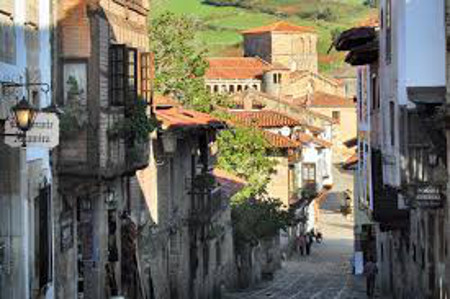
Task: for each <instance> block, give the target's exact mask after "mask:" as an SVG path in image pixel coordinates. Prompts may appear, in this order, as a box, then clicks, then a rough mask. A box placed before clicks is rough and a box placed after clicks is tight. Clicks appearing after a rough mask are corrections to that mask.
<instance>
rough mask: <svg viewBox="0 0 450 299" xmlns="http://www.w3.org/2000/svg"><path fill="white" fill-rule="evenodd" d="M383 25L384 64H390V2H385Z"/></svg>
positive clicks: (388, 0) (387, 0)
mask: <svg viewBox="0 0 450 299" xmlns="http://www.w3.org/2000/svg"><path fill="white" fill-rule="evenodd" d="M385 19H386V20H385V25H386V46H385V47H386V64H390V63H391V54H392V53H391V51H392V44H391V39H392V36H391V35H392V12H391V0H386V11H385Z"/></svg>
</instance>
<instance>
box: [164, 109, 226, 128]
mask: <svg viewBox="0 0 450 299" xmlns="http://www.w3.org/2000/svg"><path fill="white" fill-rule="evenodd" d="M155 115H156V118H157V119H158V120H159V121H161V122H162V125H163V128H164V129H175V128H184V127H217V126H222V125H223V122H222V121H220V120H218V119H217V118H214V117H212V116H210V115H209V114H206V113H201V112H197V111H192V110H186V109H183V108H181V107H170V106H169V107H165V108H159V109H158V108H157V109H155Z"/></svg>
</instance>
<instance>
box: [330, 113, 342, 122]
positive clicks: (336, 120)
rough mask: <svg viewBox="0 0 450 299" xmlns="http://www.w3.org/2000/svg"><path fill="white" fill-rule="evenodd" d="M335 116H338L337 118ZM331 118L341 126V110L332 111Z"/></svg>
mask: <svg viewBox="0 0 450 299" xmlns="http://www.w3.org/2000/svg"><path fill="white" fill-rule="evenodd" d="M335 114H337V117H336V115H335ZM331 118H333V121H335V122H336V123H338V124H340V123H341V111H339V110H333V111H331Z"/></svg>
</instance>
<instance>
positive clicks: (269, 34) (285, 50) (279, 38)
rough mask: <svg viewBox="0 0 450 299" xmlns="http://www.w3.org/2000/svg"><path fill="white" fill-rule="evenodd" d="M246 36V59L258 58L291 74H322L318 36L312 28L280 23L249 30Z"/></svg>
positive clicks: (244, 34) (246, 31)
mask: <svg viewBox="0 0 450 299" xmlns="http://www.w3.org/2000/svg"><path fill="white" fill-rule="evenodd" d="M242 35H243V36H244V56H245V57H256V56H258V57H260V58H262V59H264V60H265V61H267V62H269V63H270V64H273V65H282V66H284V67H287V68H289V70H291V71H298V70H308V71H310V72H312V73H317V72H318V59H317V33H316V32H315V30H314V28H312V27H304V26H296V25H292V24H289V23H287V22H284V21H280V22H276V23H273V24H270V25H268V26H262V27H257V28H252V29H249V30H245V31H243V32H242Z"/></svg>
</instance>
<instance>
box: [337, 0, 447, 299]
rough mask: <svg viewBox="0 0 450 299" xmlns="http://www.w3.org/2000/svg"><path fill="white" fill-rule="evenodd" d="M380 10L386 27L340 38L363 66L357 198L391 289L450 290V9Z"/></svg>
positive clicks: (386, 5)
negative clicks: (449, 210) (449, 93)
mask: <svg viewBox="0 0 450 299" xmlns="http://www.w3.org/2000/svg"><path fill="white" fill-rule="evenodd" d="M379 9H380V20H379V24H380V26H379V28H368V27H360V28H353V29H350V30H348V31H347V32H344V33H343V34H341V36H340V38H339V39H338V40H337V42H336V43H335V45H336V48H338V50H348V51H350V52H349V54H347V57H346V61H347V62H348V63H350V64H352V65H355V66H359V73H360V76H359V78H358V84H359V91H358V109H359V117H358V121H359V131H360V133H359V140H358V143H359V145H358V158H359V161H358V168H357V171H358V172H359V173H360V174H361V175H360V176H356V178H357V180H356V186H357V192H358V195H357V198H358V200H359V203H360V205H359V206H360V208H361V209H364V211H365V215H366V216H367V217H366V220H367V222H368V225H370V226H371V227H372V228H371V235H372V238H373V237H374V233H376V234H375V235H376V250H374V249H373V246H372V248H371V250H370V251H369V253H368V254H370V255H371V256H370V257H372V258H375V259H376V261H377V263H378V266H379V269H380V273H379V274H380V275H379V284H380V286H381V289H382V291H383V292H386V293H390V294H394V295H395V296H396V297H404V298H413V297H414V298H429V297H445V296H447V295H446V294H448V292H449V288H448V285H449V282H448V280H447V279H446V277H447V272H446V270H445V268H446V267H445V266H446V264H447V257H446V246H447V240H448V233H447V230H446V229H445V225H446V223H447V222H448V219H447V216H446V213H445V209H446V206H447V200H446V198H447V184H448V174H447V173H448V171H447V151H448V150H447V148H448V147H447V138H446V136H447V132H446V130H447V128H446V124H445V119H446V117H445V115H446V114H447V112H446V108H445V106H444V104H445V103H446V101H447V100H446V84H447V83H446V75H445V73H446V56H447V55H448V54H447V50H446V43H445V40H446V39H448V36H447V35H448V32H447V30H446V26H445V24H446V22H448V17H447V16H446V14H445V11H446V9H448V7H447V8H446V6H445V5H444V3H443V2H433V3H431V2H426V1H390V0H384V1H380V5H379ZM372 243H373V242H372Z"/></svg>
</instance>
